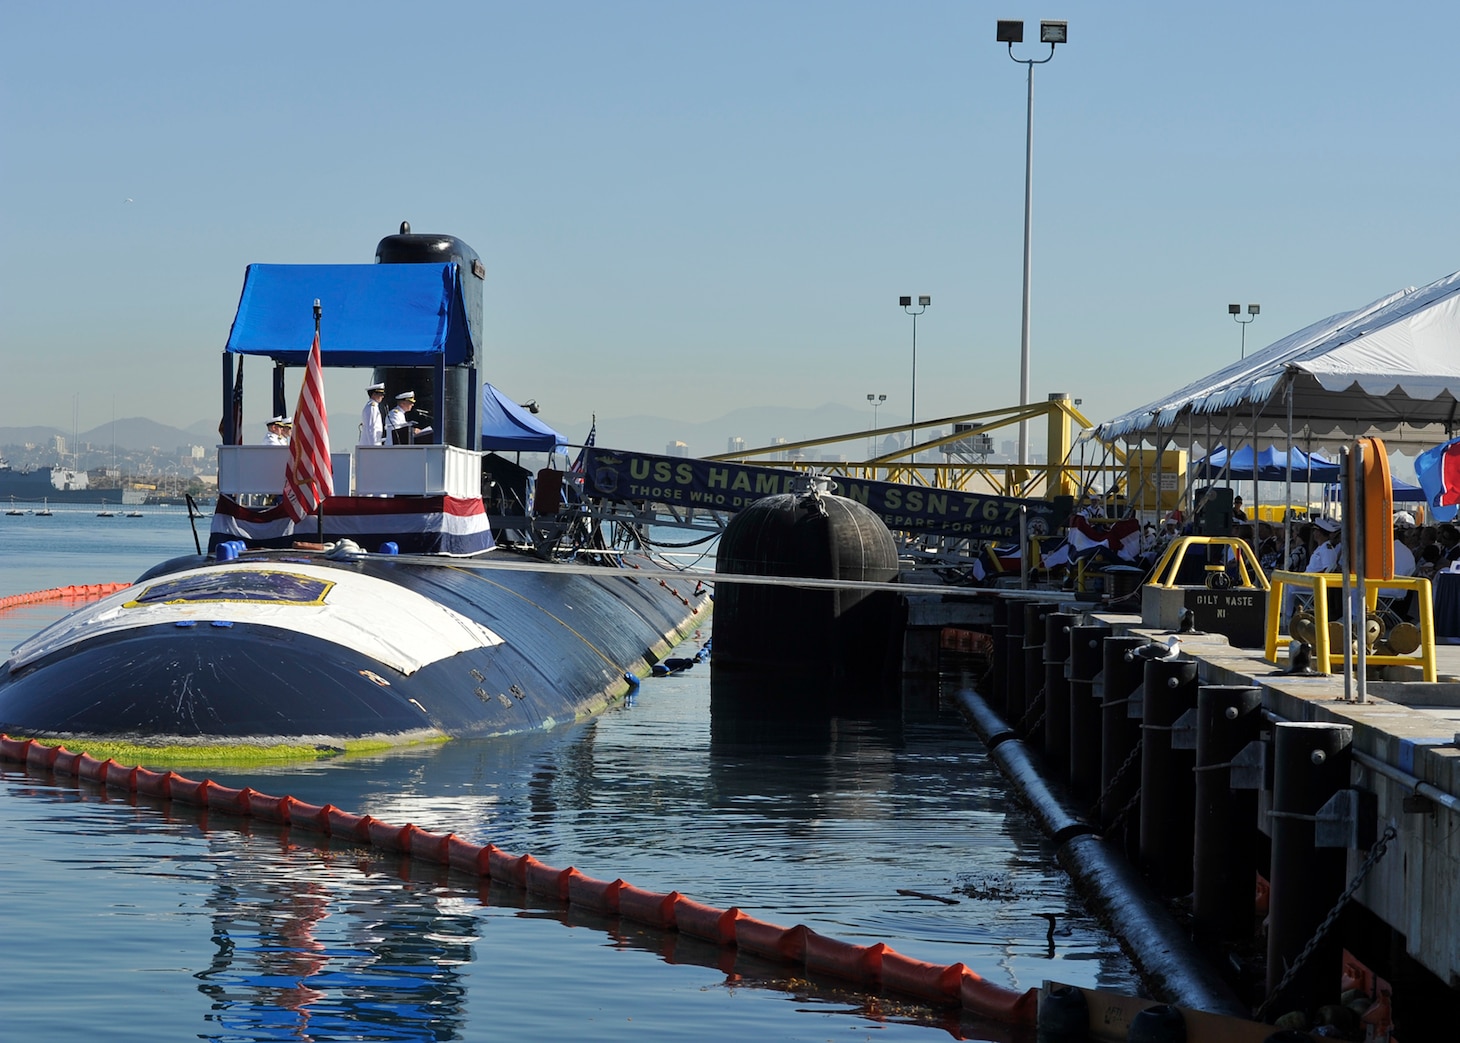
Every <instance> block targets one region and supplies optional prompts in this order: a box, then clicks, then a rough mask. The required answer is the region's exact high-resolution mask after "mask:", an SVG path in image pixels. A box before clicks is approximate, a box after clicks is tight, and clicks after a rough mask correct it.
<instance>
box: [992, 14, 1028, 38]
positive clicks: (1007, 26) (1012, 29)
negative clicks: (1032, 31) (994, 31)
mask: <svg viewBox="0 0 1460 1043" xmlns="http://www.w3.org/2000/svg"><path fill="white" fill-rule="evenodd" d="M998 32H999V43H1023V42H1024V22H1023V21H1022V20H1006V19H1003V18H1000V19H999V30H998Z"/></svg>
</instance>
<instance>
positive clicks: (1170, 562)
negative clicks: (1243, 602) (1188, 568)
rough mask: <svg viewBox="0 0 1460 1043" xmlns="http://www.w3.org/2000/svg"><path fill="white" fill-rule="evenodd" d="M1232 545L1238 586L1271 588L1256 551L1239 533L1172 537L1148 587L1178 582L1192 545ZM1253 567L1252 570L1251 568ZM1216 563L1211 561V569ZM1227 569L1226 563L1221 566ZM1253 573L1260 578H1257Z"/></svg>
mask: <svg viewBox="0 0 1460 1043" xmlns="http://www.w3.org/2000/svg"><path fill="white" fill-rule="evenodd" d="M1214 544H1215V545H1218V546H1223V547H1230V548H1231V549H1232V552H1233V553H1234V554H1235V555H1236V559H1237V586H1238V587H1250V588H1254V589H1262V590H1267V589H1268V583H1267V576H1265V575H1264V574H1263V571H1262V566H1261V565H1259V564H1258V563H1257V555H1256V554H1254V553H1253V552H1252V548H1251V547H1250V546H1248V545H1247V541H1246V540H1242V539H1238V538H1237V537H1236V536H1178V537H1177V538H1176V539H1174V540H1172V541H1171V545H1170V546H1169V547H1167V548H1166V552H1165V553H1164V554H1162V555H1161V560H1160V561H1158V562H1156V567H1155V568H1154V569H1153V570H1152V571H1151V579H1150V582H1148V583H1147V584H1146V586H1148V587H1166V588H1167V589H1170V588H1172V587H1175V586H1176V577H1177V575H1178V574H1179V573H1180V572H1181V563H1182V561H1183V560H1184V559H1185V557H1186V552H1187V550H1188V549H1189V548H1191V547H1210V546H1212V545H1214ZM1249 567H1250V571H1249ZM1214 568H1217V566H1213V565H1208V566H1207V569H1208V571H1211V570H1212V569H1214ZM1222 569H1223V571H1225V566H1223V567H1222ZM1253 576H1256V577H1257V579H1256V581H1255V582H1254V581H1253V578H1252V577H1253Z"/></svg>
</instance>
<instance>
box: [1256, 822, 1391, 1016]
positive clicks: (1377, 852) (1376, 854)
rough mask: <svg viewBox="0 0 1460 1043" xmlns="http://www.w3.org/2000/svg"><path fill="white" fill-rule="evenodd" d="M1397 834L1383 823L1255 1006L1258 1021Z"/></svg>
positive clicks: (1333, 922) (1310, 953)
mask: <svg viewBox="0 0 1460 1043" xmlns="http://www.w3.org/2000/svg"><path fill="white" fill-rule="evenodd" d="M1398 835H1399V834H1398V833H1397V832H1396V831H1395V829H1394V827H1393V826H1385V827H1384V833H1383V835H1382V836H1381V837H1379V839H1378V840H1377V841H1375V843H1374V846H1373V847H1372V848H1370V849H1369V855H1368V857H1367V858H1365V859H1364V861H1363V864H1362V865H1360V866H1359V868H1358V872H1356V873H1354V878H1353V880H1351V881H1350V882H1349V885H1348V886H1347V887H1345V888H1344V889H1343V894H1341V895H1339V896H1338V901H1336V902H1334V903H1333V908H1332V909H1330V910H1328V915H1327V916H1325V917H1324V918H1323V922H1322V923H1320V924H1319V925H1318V929H1317V930H1315V931H1314V932H1313V937H1311V938H1309V939H1308V942H1307V944H1306V945H1304V946H1303V951H1302V952H1300V953H1298V958H1297V959H1296V960H1294V961H1293V962H1292V963H1291V964H1290V965H1289V966H1288V970H1287V973H1285V974H1284V975H1283V977H1282V980H1281V981H1280V982H1278V983H1277V986H1276V987H1275V988H1274V989H1273V990H1272V992H1270V993H1269V994H1268V997H1267V999H1265V1000H1263V1001H1262V1006H1260V1007H1258V1008H1257V1020H1258V1021H1262V1020H1263V1019H1264V1018H1265V1017H1266V1016H1267V1011H1268V1008H1269V1007H1271V1006H1272V1004H1273V1001H1275V1000H1276V999H1277V998H1278V997H1279V996H1280V995H1282V992H1283V990H1284V989H1286V988H1287V987H1288V985H1289V983H1291V982H1292V980H1293V979H1294V978H1295V977H1297V974H1298V971H1300V970H1302V969H1303V964H1305V963H1307V962H1308V957H1310V956H1312V955H1313V950H1314V949H1316V948H1318V943H1319V942H1321V941H1323V938H1324V936H1325V935H1326V934H1328V932H1329V931H1331V930H1332V929H1333V925H1334V924H1335V923H1337V922H1338V914H1339V913H1341V912H1343V907H1344V906H1346V905H1348V903H1349V901H1350V900H1351V899H1352V898H1353V896H1354V895H1355V893H1357V892H1358V889H1359V888H1360V887H1361V886H1362V885H1363V882H1364V877H1366V876H1368V875H1369V871H1370V870H1372V869H1373V868H1374V867H1375V866H1376V865H1378V864H1379V859H1381V858H1383V857H1384V854H1385V852H1387V851H1388V850H1389V842H1390V841H1391V840H1393V839H1394V838H1395V837H1397V836H1398Z"/></svg>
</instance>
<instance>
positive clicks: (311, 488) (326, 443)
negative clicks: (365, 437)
mask: <svg viewBox="0 0 1460 1043" xmlns="http://www.w3.org/2000/svg"><path fill="white" fill-rule="evenodd" d="M317 325H318V324H317V323H316V326H317ZM323 369H324V366H323V364H322V363H321V362H320V360H319V330H318V329H317V328H316V329H315V331H314V346H313V347H311V348H310V349H309V364H308V365H307V366H306V367H305V368H304V384H303V386H301V387H300V389H299V405H298V406H297V407H296V408H295V410H294V437H293V438H291V439H290V440H289V469H288V470H287V471H286V472H285V473H284V509H285V510H286V511H287V512H288V513H289V517H291V518H293V519H294V521H295V523H296V524H297V523H298V522H301V521H303V520H304V519H305V518H307V517H309V515H311V514H313V513H314V510H315V508H316V507H318V506H319V505H320V504H321V503H323V502H324V500H325V498H326V497H329V496H333V495H334V494H335V478H334V471H333V470H332V469H331V467H330V431H329V422H328V419H327V417H326V415H325V409H324V372H323Z"/></svg>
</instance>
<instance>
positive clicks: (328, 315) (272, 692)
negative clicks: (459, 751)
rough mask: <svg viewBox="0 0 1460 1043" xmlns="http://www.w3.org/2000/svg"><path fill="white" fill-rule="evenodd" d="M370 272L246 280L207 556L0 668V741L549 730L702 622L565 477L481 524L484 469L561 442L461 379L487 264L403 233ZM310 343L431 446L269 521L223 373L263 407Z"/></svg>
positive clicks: (352, 463)
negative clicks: (369, 377)
mask: <svg viewBox="0 0 1460 1043" xmlns="http://www.w3.org/2000/svg"><path fill="white" fill-rule="evenodd" d="M376 260H377V262H380V263H376V264H364V265H251V266H249V268H248V270H247V273H246V275H245V279H244V288H243V293H242V296H241V299H240V301H239V307H238V313H237V316H236V318H235V320H234V323H233V328H232V332H231V334H230V337H229V340H228V344H227V346H226V348H225V350H224V353H223V371H224V383H223V389H224V394H223V401H222V408H223V415H224V418H225V419H224V423H223V424H222V425H220V430H221V431H222V432H223V435H224V444H222V445H221V446H219V460H218V464H219V496H218V501H217V505H216V508H215V512H214V515H213V520H212V531H211V533H210V534H209V538H208V548H207V553H206V554H205V553H202V552H201V551H202V548H201V545H200V544H199V546H198V547H197V550H198V551H199V553H197V554H187V555H183V556H180V557H177V558H174V559H172V560H169V561H166V562H163V563H161V564H159V565H158V566H156V567H154V568H153V569H151V570H149V571H148V572H147V573H145V574H144V575H143V576H142V577H141V578H140V579H138V580H137V582H136V584H135V585H134V586H133V587H131V588H129V589H127V590H124V591H122V592H120V593H116V594H113V595H110V596H108V597H105V598H102V599H101V600H99V601H96V602H94V603H92V604H90V605H87V606H85V607H83V608H81V609H79V610H77V611H76V612H74V613H72V614H71V615H69V616H67V617H65V618H63V619H61V620H59V621H58V622H56V623H55V624H53V625H52V626H51V627H49V628H47V629H45V630H43V631H41V632H40V633H39V634H37V635H35V636H34V637H33V638H31V639H30V640H28V641H26V642H24V643H23V644H22V645H20V646H19V647H17V648H16V649H15V650H14V652H13V653H12V654H11V656H10V658H9V659H8V660H7V661H5V662H4V663H3V664H0V731H3V732H8V733H10V734H11V735H13V736H23V737H34V738H41V739H59V740H64V741H66V742H68V744H72V745H76V744H78V743H85V742H87V741H88V740H91V741H95V740H115V741H125V742H128V743H133V744H137V745H140V746H143V747H163V746H175V745H178V744H184V745H189V746H206V745H221V746H240V745H248V746H250V747H264V748H267V747H290V748H294V749H297V748H298V746H299V745H300V744H305V745H306V746H307V747H308V748H316V747H318V748H323V749H330V750H333V749H342V748H343V749H348V748H351V747H356V746H360V745H367V744H368V745H374V744H403V743H410V742H417V741H439V740H442V739H448V738H456V737H462V736H484V735H494V734H504V733H510V732H519V731H528V730H533V729H541V728H549V727H552V726H554V725H556V724H559V723H564V722H568V721H572V720H574V719H576V718H579V717H582V716H585V715H588V714H592V713H596V712H598V711H601V710H602V709H604V708H605V707H607V706H608V705H609V704H610V703H612V702H613V701H615V700H617V699H619V698H622V697H623V696H624V695H625V694H626V693H627V692H629V691H631V690H632V688H633V686H635V685H636V684H637V675H639V674H642V673H647V672H648V671H649V669H650V668H651V666H652V665H653V664H654V663H655V662H658V661H659V660H660V659H662V658H663V657H664V656H665V655H666V654H667V652H668V651H669V650H670V649H671V648H672V647H673V645H674V644H675V643H677V642H678V641H679V640H680V639H681V637H682V636H684V635H685V634H687V633H689V632H690V630H691V629H692V628H693V627H695V626H697V625H698V624H699V623H700V622H702V621H703V620H704V619H705V618H707V616H708V612H709V606H710V600H709V596H708V594H707V593H701V592H699V591H697V590H696V584H695V583H694V581H693V579H692V578H690V579H687V580H686V581H685V582H684V583H682V584H679V583H675V582H672V581H664V580H662V579H660V578H654V579H650V578H648V577H647V576H643V577H642V578H641V577H640V576H639V575H636V573H638V572H640V571H641V570H640V569H639V568H637V567H636V566H642V565H645V564H650V563H649V562H647V560H646V559H644V558H643V557H642V555H640V556H639V557H638V558H637V559H636V557H635V552H634V549H633V548H616V547H614V546H613V544H614V543H615V539H614V533H612V532H609V533H604V532H599V531H597V530H595V529H594V528H593V527H591V526H589V525H588V524H586V523H585V522H584V521H583V520H582V516H581V515H579V514H578V513H577V512H576V511H570V510H567V509H565V504H564V498H563V496H562V495H561V494H560V492H559V487H560V486H561V485H562V477H563V475H562V472H561V471H553V470H552V469H551V468H549V469H545V470H544V471H542V472H540V473H539V484H538V486H537V490H536V492H537V495H535V496H534V495H533V494H532V493H531V492H527V491H526V490H524V492H525V495H523V496H522V497H521V498H520V499H521V502H522V503H523V504H532V505H533V509H528V508H526V507H521V508H519V511H520V513H517V514H513V515H510V516H509V515H506V514H501V515H495V516H493V515H489V514H488V513H487V510H486V506H485V504H484V502H483V499H482V495H481V491H482V489H483V488H484V487H485V486H484V482H483V478H484V471H487V472H489V473H488V474H487V478H488V479H489V480H492V481H495V479H493V478H492V475H493V474H495V473H496V472H495V471H491V470H490V469H491V468H498V467H499V464H498V463H497V462H496V461H502V458H501V457H499V456H496V455H495V454H496V453H500V452H509V451H510V452H524V451H538V452H548V453H550V452H552V451H554V450H556V449H558V448H560V447H561V446H562V445H564V444H565V440H564V439H563V438H562V436H561V435H559V434H557V432H555V431H553V430H552V429H551V428H549V427H547V426H546V425H545V424H543V423H542V422H540V421H539V420H538V419H537V418H536V417H535V416H533V415H531V414H530V413H529V412H528V411H527V410H525V409H522V408H520V407H517V406H515V405H514V404H512V403H510V402H508V401H507V400H506V399H505V397H504V396H501V395H500V394H499V393H497V392H496V389H494V388H492V387H491V385H489V384H486V382H485V381H481V380H480V379H479V375H478V369H477V367H478V364H479V361H480V359H479V357H478V350H479V349H478V345H479V344H480V332H479V331H480V330H481V293H482V281H483V280H484V278H485V269H484V268H483V266H482V264H481V261H480V260H479V259H478V258H477V255H476V253H475V252H474V251H472V250H471V248H470V247H468V246H467V245H466V244H465V243H462V242H461V241H460V240H458V239H456V238H455V237H452V236H440V235H413V234H411V233H410V231H409V227H408V226H402V230H401V234H399V235H394V236H387V237H386V238H385V239H383V240H382V241H381V242H380V244H379V246H378V248H377V250H376ZM315 302H318V308H319V309H320V313H321V314H322V318H318V317H317V315H316V313H315V310H314V308H315ZM317 321H318V325H317V324H316V322H317ZM316 335H318V336H319V338H320V339H319V352H320V358H321V361H322V363H323V365H325V366H332V365H333V366H347V367H357V368H369V369H372V370H373V382H374V383H376V384H384V385H385V389H386V398H387V400H388V401H394V400H395V399H396V397H397V396H404V395H405V394H411V393H413V394H414V395H415V399H416V401H417V402H418V403H419V404H420V405H421V407H422V412H424V413H426V414H427V415H429V416H430V418H431V422H432V423H431V426H432V427H433V428H434V431H433V432H432V433H431V434H429V435H426V436H425V437H422V435H423V434H424V432H417V433H416V435H415V436H414V437H412V436H410V435H408V436H407V437H406V438H405V439H404V444H388V445H376V446H368V445H367V446H358V447H355V448H354V451H353V453H350V452H345V453H340V454H333V455H332V463H333V484H334V494H333V495H330V496H328V497H326V498H325V499H324V501H323V502H322V503H321V504H320V506H319V509H318V511H317V513H316V514H314V515H313V516H308V515H306V516H304V518H303V520H302V521H299V522H296V521H295V520H294V519H293V517H292V516H291V515H290V514H289V513H288V511H287V509H286V505H285V504H284V503H283V502H272V503H269V504H268V505H263V503H264V501H265V500H266V499H267V500H272V501H279V500H280V496H279V493H280V492H281V491H283V490H284V488H285V472H286V469H287V468H288V467H289V465H290V452H291V448H290V447H288V446H272V445H244V444H241V443H242V439H241V437H240V435H241V424H242V421H241V418H242V404H243V403H242V387H243V383H242V362H243V358H244V357H245V356H264V357H266V358H268V359H270V360H271V361H272V363H273V365H274V369H273V372H274V373H275V374H277V375H278V376H277V378H276V379H277V382H276V384H275V387H274V389H273V390H274V395H275V399H274V405H275V409H274V412H275V413H278V412H280V411H281V410H280V409H279V408H278V405H279V403H280V402H282V401H283V393H282V388H283V380H284V375H285V369H284V368H285V367H287V366H295V367H299V366H305V365H306V364H307V362H308V359H309V356H310V353H311V349H310V345H311V339H312V338H313V337H314V336H316ZM363 382H364V378H363V375H362V384H363ZM364 391H365V389H364V387H363V386H362V388H361V392H362V394H361V397H362V398H364V397H365V395H364ZM349 408H350V412H349V413H347V414H346V415H351V416H353V410H354V409H355V408H356V405H355V403H354V402H351V403H350V407H349ZM350 429H351V430H352V431H353V430H354V425H353V424H352V425H351V426H350ZM299 437H300V436H299V434H297V433H296V436H295V438H296V444H300V443H299V442H298V439H299ZM318 448H319V449H320V450H322V449H323V447H318ZM502 462H503V463H505V461H502ZM518 470H521V469H520V468H519V469H518ZM523 473H524V474H526V472H523ZM352 486H353V488H352ZM545 490H550V491H549V492H545ZM256 504H257V505H256ZM98 513H99V515H101V516H111V514H112V512H110V511H105V510H103V511H102V512H98ZM193 517H197V516H193ZM494 530H495V533H496V535H494ZM497 536H501V537H502V539H501V541H500V543H499V541H498V539H497ZM194 538H195V539H196V534H195V537H194ZM568 559H572V561H571V562H569V560H568ZM587 566H593V567H587ZM681 588H682V589H681Z"/></svg>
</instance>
